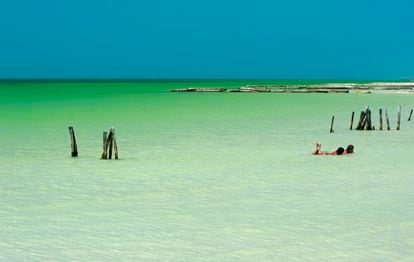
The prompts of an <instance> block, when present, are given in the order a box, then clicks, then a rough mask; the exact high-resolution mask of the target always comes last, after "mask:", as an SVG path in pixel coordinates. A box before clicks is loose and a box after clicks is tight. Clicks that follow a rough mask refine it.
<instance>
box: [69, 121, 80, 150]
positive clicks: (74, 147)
mask: <svg viewBox="0 0 414 262" xmlns="http://www.w3.org/2000/svg"><path fill="white" fill-rule="evenodd" d="M69 137H70V147H71V151H72V157H77V156H78V146H77V145H76V137H75V130H74V129H73V126H70V127H69Z"/></svg>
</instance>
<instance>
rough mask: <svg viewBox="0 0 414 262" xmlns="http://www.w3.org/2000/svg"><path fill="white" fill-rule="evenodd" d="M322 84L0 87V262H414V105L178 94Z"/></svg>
mask: <svg viewBox="0 0 414 262" xmlns="http://www.w3.org/2000/svg"><path fill="white" fill-rule="evenodd" d="M320 82H322V81H258V80H249V81H184V82H183V81H181V82H180V81H159V82H157V81H141V82H126V81H115V82H80V81H69V82H59V81H58V82H54V81H49V82H42V81H37V82H16V81H6V82H2V83H0V120H1V123H2V128H1V132H0V134H1V136H0V145H1V147H0V156H1V158H0V165H1V169H0V260H4V261H26V260H27V261H32V260H48V261H50V260H52V261H55V260H70V261H73V260H75V261H76V260H82V261H90V260H93V261H102V260H104V261H108V260H109V261H113V260H134V261H148V260H157V261H166V260H170V261H171V260H172V261H195V260H196V261H197V260H202V261H205V260H211V261H221V260H224V261H229V260H231V261H232V260H234V261H240V260H247V261H275V260H276V261H286V260H287V261H302V260H317V261H331V260H334V261H338V260H339V261H378V260H382V261H395V260H398V261H411V260H414V251H413V250H414V202H413V199H414V190H413V189H412V188H413V184H414V171H413V164H412V161H413V160H412V159H413V157H414V151H413V148H414V142H413V141H414V140H413V136H414V122H407V118H408V114H409V111H410V109H411V108H413V107H414V105H413V104H414V97H413V96H412V95H398V94H393V95H384V94H370V95H361V94H276V93H250V94H246V93H170V92H168V91H169V90H170V89H174V88H184V87H239V86H242V85H247V84H296V83H301V84H308V83H320ZM330 82H332V81H330ZM366 105H370V108H371V109H372V111H373V119H374V122H375V125H376V127H377V128H378V124H377V122H378V113H377V112H378V109H379V108H384V109H385V108H387V109H388V113H389V115H390V120H391V128H392V129H393V130H392V131H373V132H360V131H350V130H349V124H350V116H351V112H352V111H355V112H357V115H358V114H359V111H361V110H363V109H364V108H365V106H366ZM400 105H401V106H402V123H401V130H400V131H396V130H395V126H396V118H397V107H398V106H400ZM332 115H335V125H334V127H335V132H334V133H333V134H330V133H329V126H330V121H331V116H332ZM356 118H357V117H356ZM69 125H73V126H74V127H75V132H76V136H77V140H78V148H79V155H80V156H79V157H78V158H71V157H70V145H69V136H68V130H67V127H68V126H69ZM111 126H114V127H115V128H116V132H117V140H118V147H119V151H120V158H121V160H119V161H114V160H112V161H102V160H99V157H100V155H101V147H102V145H101V143H102V142H101V140H102V131H104V130H108V129H109V128H110V127H111ZM317 141H319V142H321V143H322V149H326V150H334V149H335V148H336V147H338V146H346V145H347V144H349V143H352V144H354V145H355V154H353V155H348V156H341V157H332V156H324V157H323V156H312V155H311V154H310V153H311V152H312V150H313V149H314V144H315V142H317Z"/></svg>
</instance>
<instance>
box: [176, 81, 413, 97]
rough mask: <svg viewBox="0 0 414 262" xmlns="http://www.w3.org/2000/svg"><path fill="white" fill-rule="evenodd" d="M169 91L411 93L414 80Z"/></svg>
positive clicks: (194, 88) (191, 88)
mask: <svg viewBox="0 0 414 262" xmlns="http://www.w3.org/2000/svg"><path fill="white" fill-rule="evenodd" d="M171 92H244V93H350V92H351V93H367V94H369V93H372V92H374V93H404V94H405V93H410V94H411V93H412V94H414V82H373V83H366V84H360V83H326V84H316V85H315V84H309V85H247V86H241V87H240V88H223V87H205V88H203V87H190V88H178V89H173V90H171Z"/></svg>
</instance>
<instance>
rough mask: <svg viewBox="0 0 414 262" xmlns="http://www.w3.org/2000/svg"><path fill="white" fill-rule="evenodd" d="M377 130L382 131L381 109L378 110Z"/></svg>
mask: <svg viewBox="0 0 414 262" xmlns="http://www.w3.org/2000/svg"><path fill="white" fill-rule="evenodd" d="M379 130H382V108H380V110H379Z"/></svg>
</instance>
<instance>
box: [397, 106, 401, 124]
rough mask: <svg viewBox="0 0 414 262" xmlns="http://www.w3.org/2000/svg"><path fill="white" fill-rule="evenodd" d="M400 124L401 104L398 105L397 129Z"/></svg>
mask: <svg viewBox="0 0 414 262" xmlns="http://www.w3.org/2000/svg"><path fill="white" fill-rule="evenodd" d="M400 124H401V106H399V107H398V117H397V130H400Z"/></svg>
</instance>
